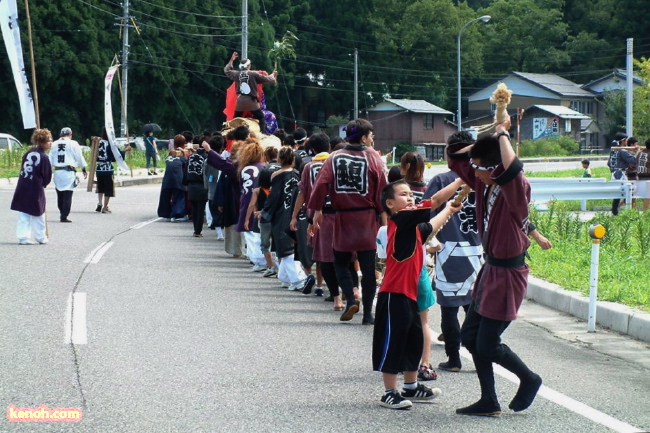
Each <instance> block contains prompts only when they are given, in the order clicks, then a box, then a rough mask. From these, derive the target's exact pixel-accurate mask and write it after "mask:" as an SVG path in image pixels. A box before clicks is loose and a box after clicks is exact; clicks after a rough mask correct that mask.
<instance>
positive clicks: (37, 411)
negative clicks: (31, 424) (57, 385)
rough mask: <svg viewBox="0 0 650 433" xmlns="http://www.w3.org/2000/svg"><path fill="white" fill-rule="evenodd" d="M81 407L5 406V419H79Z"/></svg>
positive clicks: (47, 420) (48, 420) (49, 420)
mask: <svg viewBox="0 0 650 433" xmlns="http://www.w3.org/2000/svg"><path fill="white" fill-rule="evenodd" d="M81 417H82V414H81V409H77V408H66V409H63V408H60V409H49V408H48V407H47V406H44V405H43V406H39V407H37V408H29V407H16V406H15V405H13V404H12V405H11V406H9V407H7V421H46V422H51V421H81Z"/></svg>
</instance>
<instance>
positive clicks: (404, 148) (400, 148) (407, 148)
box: [393, 141, 415, 161]
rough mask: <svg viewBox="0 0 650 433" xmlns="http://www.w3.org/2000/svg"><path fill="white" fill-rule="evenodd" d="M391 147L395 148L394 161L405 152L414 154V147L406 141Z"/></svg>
mask: <svg viewBox="0 0 650 433" xmlns="http://www.w3.org/2000/svg"><path fill="white" fill-rule="evenodd" d="M393 146H394V147H395V161H399V160H400V158H401V157H402V155H404V154H405V153H406V152H415V147H413V145H412V144H411V143H410V142H408V141H398V142H397V143H395V144H393Z"/></svg>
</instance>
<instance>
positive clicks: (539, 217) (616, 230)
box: [529, 201, 650, 311]
mask: <svg viewBox="0 0 650 433" xmlns="http://www.w3.org/2000/svg"><path fill="white" fill-rule="evenodd" d="M610 205H611V201H610ZM530 219H531V221H533V223H535V225H536V226H537V228H538V230H539V231H540V232H541V233H542V234H544V236H546V237H547V238H548V239H549V240H550V241H551V242H552V243H553V248H552V249H550V250H545V251H543V250H541V248H540V247H539V246H537V244H535V243H534V242H533V245H532V246H531V248H530V255H531V257H532V260H531V261H530V263H529V264H530V269H531V273H532V274H533V275H534V276H536V277H538V278H541V279H543V280H546V281H549V282H552V283H555V284H557V285H559V286H561V287H562V288H564V289H567V290H572V291H578V292H580V293H582V294H583V295H586V296H587V295H588V294H589V284H590V269H591V250H592V242H591V238H590V237H589V227H590V226H591V225H592V224H602V225H603V226H604V227H605V229H606V231H607V233H606V235H605V237H604V239H603V241H602V244H601V248H600V266H599V278H598V299H599V300H602V301H612V302H619V303H622V304H625V305H628V306H630V307H636V308H640V309H643V310H645V311H650V288H648V278H649V277H650V271H648V267H647V266H646V265H645V261H646V260H647V259H648V258H650V212H639V211H637V210H625V211H621V212H620V213H619V214H618V216H613V215H612V214H611V213H610V212H597V213H596V214H595V216H594V218H593V219H592V220H590V221H588V222H583V221H582V220H581V219H580V217H579V216H578V215H577V214H576V213H575V212H574V210H573V209H571V207H570V206H568V205H567V203H566V202H553V203H550V204H549V210H548V211H547V212H540V211H538V210H536V209H534V208H533V207H532V206H531V211H530Z"/></svg>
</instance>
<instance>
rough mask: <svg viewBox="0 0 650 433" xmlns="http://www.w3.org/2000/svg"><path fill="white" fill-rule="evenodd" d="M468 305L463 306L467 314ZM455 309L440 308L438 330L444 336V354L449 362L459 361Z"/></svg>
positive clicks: (458, 334) (458, 331)
mask: <svg viewBox="0 0 650 433" xmlns="http://www.w3.org/2000/svg"><path fill="white" fill-rule="evenodd" d="M467 307H468V305H463V310H465V314H467ZM459 309H460V307H459V306H456V307H443V306H442V305H441V306H440V329H441V330H442V335H444V336H445V353H446V354H447V356H448V357H449V359H450V360H451V361H456V360H458V361H460V353H459V352H460V322H459V321H458V310H459Z"/></svg>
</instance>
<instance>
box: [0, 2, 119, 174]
mask: <svg viewBox="0 0 650 433" xmlns="http://www.w3.org/2000/svg"><path fill="white" fill-rule="evenodd" d="M0 1H4V0H0ZM117 68H119V66H111V67H110V68H108V72H107V73H106V78H105V79H104V126H105V127H106V135H108V142H109V143H110V145H111V151H112V152H113V156H114V157H115V161H116V162H117V166H118V167H119V168H120V169H122V170H124V171H129V166H128V165H126V162H124V158H122V154H121V153H120V149H119V148H118V147H117V144H116V140H115V126H113V106H112V103H111V87H112V86H113V77H114V76H115V72H116V71H117Z"/></svg>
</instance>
